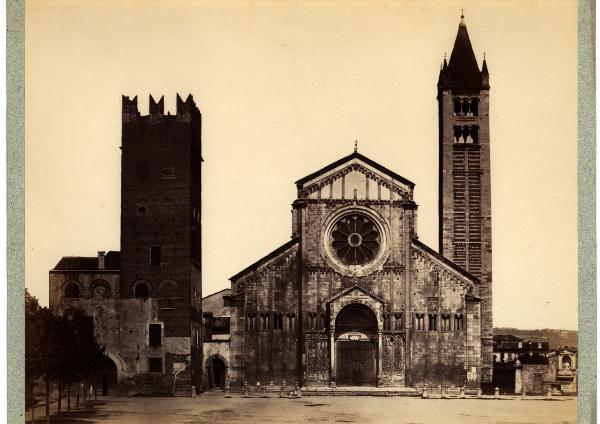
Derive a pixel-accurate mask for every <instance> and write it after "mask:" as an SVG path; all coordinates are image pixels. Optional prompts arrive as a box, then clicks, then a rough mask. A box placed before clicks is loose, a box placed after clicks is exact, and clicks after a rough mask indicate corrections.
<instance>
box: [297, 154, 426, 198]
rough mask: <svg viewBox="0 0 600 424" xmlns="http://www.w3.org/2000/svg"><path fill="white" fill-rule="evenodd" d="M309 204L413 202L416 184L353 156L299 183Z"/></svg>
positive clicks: (360, 157) (298, 185)
mask: <svg viewBox="0 0 600 424" xmlns="http://www.w3.org/2000/svg"><path fill="white" fill-rule="evenodd" d="M296 185H297V187H298V197H301V198H306V199H309V200H321V199H323V200H325V199H329V200H379V201H395V200H412V194H413V188H414V184H413V183H412V182H410V181H408V180H407V179H405V178H403V177H401V176H399V175H397V174H396V173H394V172H391V171H389V170H387V169H386V168H385V167H383V166H381V165H379V164H377V163H376V162H374V161H372V160H370V159H369V158H367V157H365V156H363V155H361V154H359V153H356V152H355V153H354V154H352V155H350V156H348V157H346V158H342V159H341V160H340V161H337V162H334V163H333V164H330V165H328V166H326V167H325V168H323V169H322V170H320V171H317V172H316V173H314V174H311V175H309V176H307V177H305V178H303V179H302V180H299V181H298V182H297V183H296Z"/></svg>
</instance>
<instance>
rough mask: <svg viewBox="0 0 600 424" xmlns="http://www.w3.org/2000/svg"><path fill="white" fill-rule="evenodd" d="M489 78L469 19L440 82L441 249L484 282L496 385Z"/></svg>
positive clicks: (488, 360) (485, 357)
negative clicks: (477, 52)
mask: <svg viewBox="0 0 600 424" xmlns="http://www.w3.org/2000/svg"><path fill="white" fill-rule="evenodd" d="M489 90H490V85H489V73H488V68H487V63H486V61H485V57H484V59H483V64H482V68H481V71H480V70H479V65H478V64H477V59H476V58H475V54H474V53H473V48H472V46H471V41H470V40H469V34H468V32H467V26H466V24H465V19H464V15H461V20H460V24H459V26H458V34H457V35H456V40H455V42H454V47H453V49H452V54H451V55H450V61H449V62H447V61H446V58H445V57H444V62H443V64H442V68H441V70H440V76H439V80H438V94H437V100H438V113H439V249H440V253H441V254H442V255H444V256H445V257H446V258H448V259H450V260H452V261H453V262H454V263H456V264H457V265H459V266H461V267H462V268H464V269H466V270H467V271H469V272H470V273H471V274H473V275H475V276H476V277H478V278H479V280H480V281H481V285H480V291H479V296H480V297H481V299H482V300H481V339H482V340H481V359H482V368H481V369H482V372H481V382H482V383H488V382H491V380H492V371H493V369H492V364H493V351H492V348H493V338H492V327H493V324H492V214H491V185H490V131H489Z"/></svg>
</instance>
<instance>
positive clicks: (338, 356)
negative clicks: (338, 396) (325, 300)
mask: <svg viewBox="0 0 600 424" xmlns="http://www.w3.org/2000/svg"><path fill="white" fill-rule="evenodd" d="M378 348H379V346H378V323H377V318H376V316H375V314H374V313H373V311H372V310H371V308H369V307H368V306H365V305H363V304H361V303H351V304H349V305H347V306H345V307H343V308H342V309H341V310H340V312H339V313H338V315H337V317H336V319H335V361H334V364H335V369H334V370H333V371H334V372H335V381H336V384H337V385H339V386H376V385H377V365H378V364H377V361H378ZM332 359H333V358H332Z"/></svg>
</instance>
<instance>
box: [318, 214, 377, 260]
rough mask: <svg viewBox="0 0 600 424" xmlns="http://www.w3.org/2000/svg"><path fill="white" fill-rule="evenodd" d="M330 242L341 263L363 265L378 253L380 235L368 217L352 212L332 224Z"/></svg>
mask: <svg viewBox="0 0 600 424" xmlns="http://www.w3.org/2000/svg"><path fill="white" fill-rule="evenodd" d="M330 243H331V247H332V249H333V251H334V252H335V254H336V256H337V258H338V259H339V260H340V261H341V262H342V263H343V264H345V265H364V264H366V263H369V262H371V261H372V260H373V259H374V258H375V257H376V256H377V254H378V253H379V249H380V248H381V236H380V234H379V230H378V228H377V226H376V225H375V223H374V222H373V221H372V220H371V219H370V218H368V217H366V216H364V215H362V214H359V213H353V214H350V215H345V216H344V217H342V218H340V219H339V220H338V221H337V222H336V223H335V224H334V226H333V229H332V231H331V235H330Z"/></svg>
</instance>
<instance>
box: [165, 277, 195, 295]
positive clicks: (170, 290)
mask: <svg viewBox="0 0 600 424" xmlns="http://www.w3.org/2000/svg"><path fill="white" fill-rule="evenodd" d="M194 289H195V288H194ZM177 292H178V290H177V283H176V282H175V281H173V280H165V281H163V282H161V283H160V286H159V287H158V293H159V297H161V298H163V299H171V298H174V297H177V294H178V293H177Z"/></svg>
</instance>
